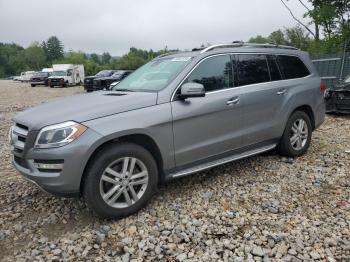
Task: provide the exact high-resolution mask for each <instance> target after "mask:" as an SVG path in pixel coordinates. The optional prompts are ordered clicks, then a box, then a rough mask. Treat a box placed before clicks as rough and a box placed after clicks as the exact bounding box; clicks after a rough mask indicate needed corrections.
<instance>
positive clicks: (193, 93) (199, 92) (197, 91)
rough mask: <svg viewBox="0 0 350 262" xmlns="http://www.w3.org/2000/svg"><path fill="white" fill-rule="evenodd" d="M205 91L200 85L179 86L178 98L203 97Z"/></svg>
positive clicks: (187, 84)
mask: <svg viewBox="0 0 350 262" xmlns="http://www.w3.org/2000/svg"><path fill="white" fill-rule="evenodd" d="M204 96H205V89H204V86H203V85H202V84H198V83H193V82H192V83H185V84H183V85H182V86H181V90H180V94H179V98H181V99H186V98H189V97H204Z"/></svg>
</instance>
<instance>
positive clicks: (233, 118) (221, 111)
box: [171, 54, 242, 166]
mask: <svg viewBox="0 0 350 262" xmlns="http://www.w3.org/2000/svg"><path fill="white" fill-rule="evenodd" d="M234 72H235V69H234V63H232V62H231V56H230V55H229V54H223V55H215V56H211V57H208V58H206V59H204V60H202V61H201V62H200V63H199V64H198V65H197V66H196V67H195V68H194V70H193V71H192V72H191V73H190V74H189V75H188V77H187V78H186V79H185V80H184V83H185V82H197V83H201V84H203V85H204V88H205V90H206V95H205V97H199V98H198V97H197V98H189V99H186V100H179V99H175V100H174V101H172V102H171V105H172V114H173V132H174V145H175V160H176V165H177V166H182V165H186V164H189V163H192V162H194V161H199V160H203V159H205V158H208V157H212V156H215V155H218V154H221V153H224V152H227V151H230V150H233V149H237V148H239V147H241V145H242V132H241V123H242V108H241V103H240V90H239V89H237V88H235V87H234V86H235V84H234V83H235V82H236V81H234V80H235V78H236V76H235V75H234Z"/></svg>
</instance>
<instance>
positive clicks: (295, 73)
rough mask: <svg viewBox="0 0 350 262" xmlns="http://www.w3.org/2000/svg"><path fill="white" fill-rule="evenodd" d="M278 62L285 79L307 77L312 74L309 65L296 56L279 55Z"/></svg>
mask: <svg viewBox="0 0 350 262" xmlns="http://www.w3.org/2000/svg"><path fill="white" fill-rule="evenodd" d="M277 57H278V64H279V67H280V69H281V73H282V75H283V77H284V79H293V78H300V77H305V76H307V75H309V74H310V72H309V70H308V69H307V67H306V66H305V65H304V63H303V62H302V61H301V60H300V58H298V57H296V56H287V55H279V56H277Z"/></svg>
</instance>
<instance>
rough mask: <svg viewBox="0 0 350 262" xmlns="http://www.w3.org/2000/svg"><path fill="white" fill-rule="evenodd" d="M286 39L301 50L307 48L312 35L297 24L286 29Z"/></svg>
mask: <svg viewBox="0 0 350 262" xmlns="http://www.w3.org/2000/svg"><path fill="white" fill-rule="evenodd" d="M285 36H286V40H287V42H288V43H289V45H291V46H294V47H297V48H299V49H301V50H307V49H308V48H309V45H310V41H311V39H310V37H309V35H308V34H307V33H306V32H305V30H304V29H303V28H301V26H299V25H297V26H295V27H292V28H287V29H286V30H285Z"/></svg>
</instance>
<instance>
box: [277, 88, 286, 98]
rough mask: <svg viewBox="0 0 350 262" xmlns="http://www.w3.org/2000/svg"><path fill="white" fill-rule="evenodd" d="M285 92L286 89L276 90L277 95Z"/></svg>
mask: <svg viewBox="0 0 350 262" xmlns="http://www.w3.org/2000/svg"><path fill="white" fill-rule="evenodd" d="M285 93H287V89H280V90H278V91H277V95H279V96H281V95H284V94H285Z"/></svg>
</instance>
